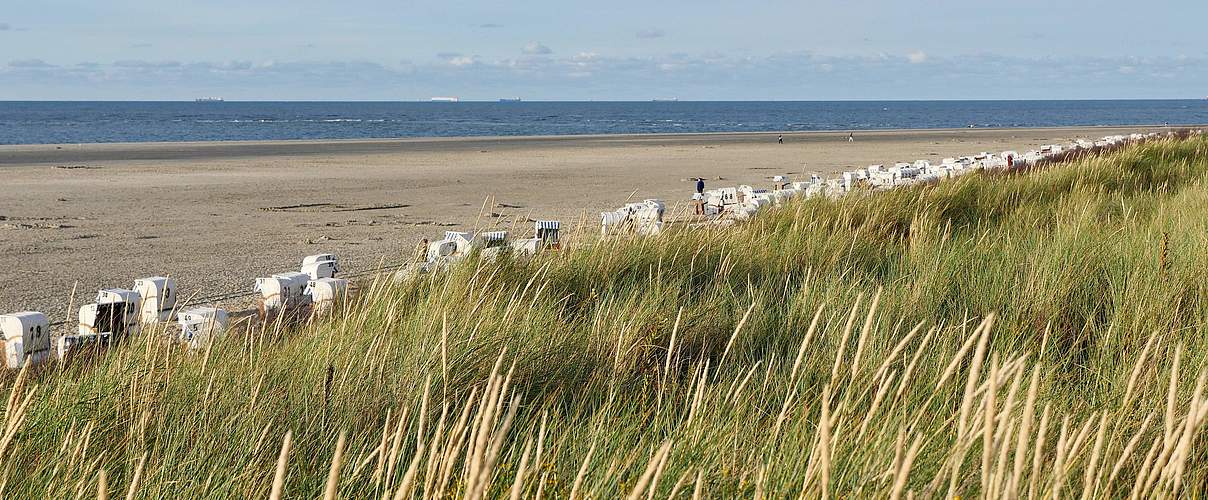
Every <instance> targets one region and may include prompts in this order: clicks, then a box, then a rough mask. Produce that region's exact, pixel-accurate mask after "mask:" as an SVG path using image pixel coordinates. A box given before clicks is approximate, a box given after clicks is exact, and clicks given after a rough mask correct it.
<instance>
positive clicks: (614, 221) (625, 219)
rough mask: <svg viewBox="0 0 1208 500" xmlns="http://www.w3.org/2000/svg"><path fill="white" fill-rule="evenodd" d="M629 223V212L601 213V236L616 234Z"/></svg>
mask: <svg viewBox="0 0 1208 500" xmlns="http://www.w3.org/2000/svg"><path fill="white" fill-rule="evenodd" d="M628 223H629V212H623V211H620V210H617V211H615V212H600V236H607V235H609V234H615V233H617V232H619V231H621V230H622V228H623V227H625V226H626V225H628Z"/></svg>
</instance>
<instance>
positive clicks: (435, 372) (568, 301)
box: [0, 137, 1208, 498]
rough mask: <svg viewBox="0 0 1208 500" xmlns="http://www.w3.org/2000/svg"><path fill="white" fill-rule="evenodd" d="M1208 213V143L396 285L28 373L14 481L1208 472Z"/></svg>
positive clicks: (307, 484) (821, 488) (270, 484)
mask: <svg viewBox="0 0 1208 500" xmlns="http://www.w3.org/2000/svg"><path fill="white" fill-rule="evenodd" d="M1205 214H1208V139H1205V138H1202V137H1193V138H1189V139H1184V140H1164V141H1156V142H1151V143H1146V144H1141V145H1134V146H1129V147H1126V148H1124V149H1121V150H1119V151H1116V152H1113V153H1108V154H1103V155H1090V156H1086V157H1082V158H1076V159H1072V160H1070V161H1069V162H1068V163H1063V164H1056V165H1052V166H1050V167H1048V168H1045V169H1043V170H1037V171H1033V172H1030V173H1026V174H1018V175H989V174H982V175H971V176H966V177H962V178H959V179H954V180H951V181H948V182H944V183H941V184H939V185H935V186H930V187H915V188H909V189H902V190H897V191H892V192H885V193H876V194H859V195H852V196H848V197H847V198H845V199H841V200H821V199H811V200H803V201H797V202H793V203H791V204H789V205H786V206H785V207H782V208H780V209H777V210H773V211H769V212H765V213H761V214H760V216H759V217H757V218H756V219H755V220H754V221H752V222H750V223H747V224H741V225H737V226H734V227H729V228H717V229H708V230H695V231H689V230H679V231H676V230H673V231H670V232H668V233H666V234H664V235H662V236H659V237H656V238H634V239H623V238H622V239H617V238H614V239H611V240H606V241H598V240H594V239H592V238H591V237H589V236H586V235H583V236H581V237H580V238H579V241H578V242H577V243H576V242H573V241H572V242H571V244H570V245H568V248H567V249H565V250H563V251H561V252H553V253H546V254H543V255H541V256H538V257H537V258H534V259H531V260H527V261H511V260H503V261H500V262H495V263H484V262H477V261H475V260H471V261H468V262H465V263H463V264H462V265H458V266H454V267H453V268H451V269H450V270H448V271H447V272H443V273H438V274H434V275H428V276H423V277H421V278H419V279H417V280H414V281H411V282H407V283H403V284H393V283H390V282H389V280H387V279H385V278H384V277H383V278H381V279H379V280H378V281H376V282H374V283H362V289H361V293H360V297H359V299H358V300H355V301H353V302H352V303H349V304H346V305H345V306H346V307H345V310H344V311H343V312H342V313H340V314H336V315H334V316H333V317H332V318H330V319H328V320H324V321H318V322H315V323H313V324H310V325H307V326H303V327H297V328H281V327H276V326H274V325H269V326H267V327H264V328H258V329H255V330H254V331H250V332H248V333H247V334H243V333H239V334H233V335H231V336H228V337H227V338H225V339H223V340H222V341H220V342H219V343H217V344H216V345H214V346H213V347H212V349H210V350H207V351H202V352H195V353H189V352H186V351H183V350H182V349H181V348H179V347H177V346H174V345H169V344H167V343H165V342H161V341H159V340H149V339H147V338H144V339H141V340H134V341H130V342H127V343H126V344H124V345H122V346H120V347H117V348H115V349H113V350H111V351H110V352H108V353H105V355H103V356H98V357H96V359H93V360H89V361H87V362H79V363H73V364H71V365H69V366H65V367H63V366H58V365H51V366H50V367H48V368H47V369H45V370H42V371H35V372H33V373H27V374H25V375H23V376H22V377H20V378H17V377H14V376H8V377H7V378H5V381H4V387H5V388H8V389H9V390H11V394H12V395H11V397H10V398H9V400H8V404H7V406H6V413H5V416H4V422H5V430H4V434H3V437H2V438H0V464H2V467H0V470H3V474H4V476H3V481H2V488H3V495H4V496H16V497H47V498H67V497H76V496H80V495H83V496H91V495H94V494H96V493H97V491H98V488H99V487H100V485H101V484H104V485H105V488H106V489H107V491H108V492H109V495H110V496H113V497H121V496H123V495H126V494H127V491H130V489H131V485H132V484H134V485H136V489H137V491H136V492H134V493H132V495H133V497H134V498H156V497H188V498H195V497H262V496H267V495H270V492H271V491H273V490H275V489H280V490H282V491H283V494H284V496H286V497H299V498H301V497H309V498H315V497H320V496H323V495H324V494H325V492H327V493H330V492H331V491H332V490H329V488H333V487H334V488H336V489H338V494H339V496H341V497H348V498H366V497H371V496H374V497H383V498H400V497H402V498H407V497H414V496H424V497H432V496H442V497H448V496H452V497H462V496H465V497H473V498H478V497H502V496H509V495H510V496H512V497H525V498H531V497H534V496H545V497H550V498H564V497H567V496H584V497H593V498H613V497H618V496H632V497H643V498H653V497H657V498H664V497H668V496H673V497H677V498H688V497H692V496H695V495H700V496H704V497H719V498H729V497H736V496H737V497H751V496H771V497H787V496H796V495H798V494H799V493H800V494H803V495H804V496H806V497H820V496H823V497H824V496H826V494H827V493H829V494H830V495H842V496H844V497H849V498H850V497H855V498H883V497H898V496H901V497H903V498H904V497H906V495H907V493H909V492H913V494H914V496H915V497H924V498H934V497H943V496H952V495H960V496H961V497H962V498H967V497H976V496H994V497H999V496H1007V495H1009V494H1010V495H1013V494H1016V493H1018V494H1019V495H1020V496H1029V497H1039V496H1041V495H1048V494H1052V493H1059V494H1062V495H1064V496H1072V495H1082V494H1085V495H1087V496H1091V497H1121V496H1127V495H1129V494H1130V493H1133V494H1138V495H1139V496H1143V497H1149V496H1160V495H1171V496H1174V495H1177V494H1191V495H1195V494H1197V493H1199V494H1203V493H1204V491H1203V488H1204V485H1205V484H1208V453H1206V452H1205V448H1204V447H1202V446H1200V443H1201V442H1202V438H1203V436H1201V434H1202V433H1203V432H1204V424H1205V418H1206V417H1208V396H1206V394H1205V387H1204V383H1205V380H1206V378H1208V371H1206V370H1205V369H1204V366H1205V355H1206V353H1208V340H1205V333H1206V332H1205V330H1206V329H1205V320H1206V319H1208V275H1206V274H1208V217H1206V215H1205ZM333 465H335V466H336V467H335V468H333ZM1180 492H1181V493H1180Z"/></svg>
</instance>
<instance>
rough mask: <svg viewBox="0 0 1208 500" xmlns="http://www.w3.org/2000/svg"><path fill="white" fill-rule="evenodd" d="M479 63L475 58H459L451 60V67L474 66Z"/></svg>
mask: <svg viewBox="0 0 1208 500" xmlns="http://www.w3.org/2000/svg"><path fill="white" fill-rule="evenodd" d="M477 63H478V59H477V58H475V57H474V56H457V57H454V58H452V59H449V65H450V66H456V67H459V68H460V67H463V66H473V65H474V64H477Z"/></svg>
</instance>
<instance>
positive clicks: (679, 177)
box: [0, 127, 1160, 325]
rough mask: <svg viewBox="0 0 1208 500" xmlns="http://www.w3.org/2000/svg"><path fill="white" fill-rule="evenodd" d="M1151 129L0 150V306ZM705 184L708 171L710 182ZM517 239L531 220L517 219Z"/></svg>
mask: <svg viewBox="0 0 1208 500" xmlns="http://www.w3.org/2000/svg"><path fill="white" fill-rule="evenodd" d="M1158 129H1160V127H1130V128H1060V129H999V130H990V129H960V130H925V131H918V130H914V131H883V132H862V133H857V134H856V136H855V139H856V140H855V142H851V143H849V142H848V141H847V133H846V132H844V133H792V134H787V133H786V134H784V142H785V143H784V144H777V142H776V136H777V134H776V133H760V134H698V135H649V136H589V137H534V138H486V139H478V138H473V139H418V140H372V141H361V140H358V141H327V142H313V141H283V142H235V143H221V142H216V143H144V144H85V145H58V146H55V145H37V146H0V283H2V285H0V311H2V312H10V311H17V310H40V311H43V312H46V313H47V314H49V315H51V317H52V320H64V319H69V320H70V321H69V324H72V325H74V309H72V310H70V312H69V309H68V300H69V298H70V297H71V295H72V291H73V289H75V290H76V297H75V300H74V306H75V307H78V306H79V305H80V304H81V303H82V302H87V301H90V300H91V298H92V296H93V295H94V294H95V292H96V290H97V289H98V288H102V287H123V288H126V287H130V286H131V285H132V284H133V280H134V279H135V278H139V277H144V276H153V275H169V276H173V277H175V278H176V280H177V282H178V283H179V285H180V287H181V293H182V294H184V295H192V294H197V295H203V296H204V295H213V294H217V293H223V292H231V291H241V290H250V289H251V288H252V282H253V279H254V278H256V277H258V276H261V275H267V274H268V273H273V272H281V271H286V270H295V269H296V268H297V267H298V263H299V261H300V260H301V259H302V257H303V256H305V255H308V254H313V253H319V252H333V253H336V254H338V255H339V257H340V259H341V261H342V267H343V268H344V271H345V272H356V271H360V270H364V269H368V268H372V267H375V266H376V264H377V263H378V262H380V261H381V260H382V259H386V260H387V261H397V260H399V259H401V258H402V257H403V256H404V255H410V254H412V253H413V252H414V249H415V248H416V245H417V243H418V242H419V241H420V240H421V239H422V238H435V237H439V236H440V235H441V234H443V232H444V231H445V230H449V229H473V228H475V227H478V228H507V227H511V226H512V224H514V223H516V221H527V220H528V219H559V220H562V221H563V222H564V223H567V224H570V225H574V224H575V223H577V222H578V221H581V220H586V221H587V223H588V224H592V225H593V226H594V224H595V223H596V217H597V215H598V212H599V211H601V210H606V209H611V208H615V207H616V206H618V205H620V204H622V203H624V202H625V201H626V200H629V199H638V200H640V199H643V198H661V199H663V200H666V201H667V202H668V204H672V203H676V202H682V201H683V200H686V199H687V198H688V197H689V196H690V195H691V193H692V190H693V185H692V183H691V182H689V179H690V178H692V177H697V176H700V177H704V178H706V179H709V181H707V187H710V188H712V187H721V186H735V185H738V184H751V185H755V186H766V185H769V184H770V181H769V179H770V177H771V176H773V175H778V174H789V175H793V176H797V177H799V178H800V177H801V176H803V175H804V176H808V174H812V173H820V174H832V173H834V172H837V171H840V170H843V169H845V168H850V167H857V166H864V165H868V164H875V163H892V162H894V161H913V160H915V159H920V158H921V159H932V160H939V159H940V158H943V157H946V156H958V155H964V154H971V153H976V152H979V151H1002V150H1004V149H1017V150H1020V151H1023V150H1026V149H1029V148H1032V147H1036V146H1039V145H1042V144H1047V143H1053V142H1058V141H1068V140H1071V139H1075V138H1097V137H1101V136H1104V135H1108V134H1115V133H1128V132H1134V131H1142V132H1144V131H1149V130H1158ZM719 178H720V179H721V180H718V179H719ZM518 227H520V228H522V229H521V230H522V231H523V233H525V234H527V233H528V232H529V231H531V224H529V223H527V222H521V223H519V224H518Z"/></svg>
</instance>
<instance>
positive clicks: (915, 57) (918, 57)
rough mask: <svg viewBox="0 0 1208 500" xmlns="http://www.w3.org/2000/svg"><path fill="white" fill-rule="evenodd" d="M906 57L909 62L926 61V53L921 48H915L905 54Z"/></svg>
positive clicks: (919, 62) (920, 62) (918, 62)
mask: <svg viewBox="0 0 1208 500" xmlns="http://www.w3.org/2000/svg"><path fill="white" fill-rule="evenodd" d="M906 59H907V60H909V61H910V64H922V63H925V62H927V53H926V52H923V51H921V50H916V51H914V52H911V53H910V54H907V55H906Z"/></svg>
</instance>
